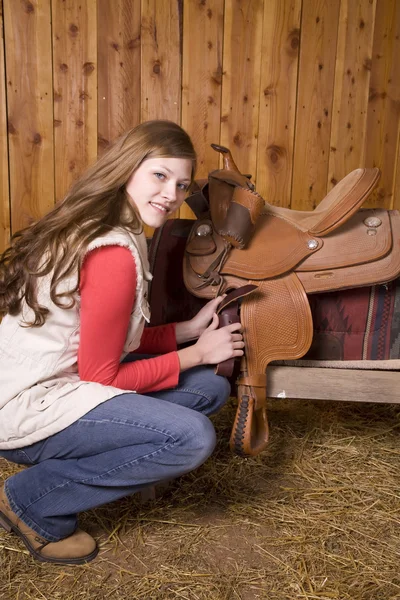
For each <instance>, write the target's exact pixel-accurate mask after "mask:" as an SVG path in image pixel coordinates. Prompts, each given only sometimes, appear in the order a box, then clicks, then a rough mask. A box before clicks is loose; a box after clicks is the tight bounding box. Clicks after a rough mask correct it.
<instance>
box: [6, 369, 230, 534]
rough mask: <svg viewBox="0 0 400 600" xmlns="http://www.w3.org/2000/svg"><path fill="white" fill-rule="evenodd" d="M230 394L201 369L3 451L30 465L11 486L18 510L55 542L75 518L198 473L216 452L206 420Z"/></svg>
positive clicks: (224, 385)
mask: <svg viewBox="0 0 400 600" xmlns="http://www.w3.org/2000/svg"><path fill="white" fill-rule="evenodd" d="M229 392H230V386H229V383H228V381H227V380H226V379H225V378H224V377H220V376H218V375H214V371H213V369H212V368H209V367H196V368H193V369H190V370H188V371H185V372H184V373H182V374H181V377H180V379H179V384H178V386H177V387H175V388H173V389H170V390H163V391H161V392H152V393H151V396H148V395H141V394H132V393H127V394H121V395H119V396H115V397H114V398H111V399H110V400H107V401H106V402H104V403H103V404H100V405H99V406H97V407H96V408H95V409H93V410H91V411H90V412H89V413H87V414H86V415H84V416H83V417H82V418H81V419H79V420H78V421H76V422H75V423H73V424H72V425H70V426H69V427H67V428H66V429H64V430H63V431H60V432H59V433H57V434H55V435H53V436H51V437H49V438H47V439H45V440H43V441H40V442H37V443H35V444H32V445H31V446H27V447H25V448H20V449H18V450H7V451H5V450H2V451H1V452H0V455H1V456H3V457H4V458H6V459H8V460H10V461H12V462H15V463H18V464H25V465H31V466H30V467H29V469H25V470H23V471H21V472H19V473H17V474H16V475H13V476H12V477H10V478H9V479H7V481H6V484H5V491H6V494H7V497H8V500H9V502H10V505H11V507H12V509H13V511H14V512H15V513H16V514H17V515H18V516H19V517H20V519H21V520H22V521H23V522H24V523H26V525H28V527H31V528H32V529H34V530H35V531H36V532H37V533H38V534H39V535H41V536H42V537H44V538H45V539H47V540H49V541H51V542H55V541H58V540H60V539H62V538H64V537H66V536H68V535H70V534H71V533H73V532H74V531H75V529H76V527H77V513H79V512H81V511H84V510H88V509H91V508H94V507H96V506H100V505H102V504H106V503H107V502H112V501H113V500H117V499H118V498H121V497H122V496H127V495H130V494H133V493H135V492H137V491H139V490H140V489H142V488H144V487H146V486H149V485H152V484H155V483H157V482H160V481H163V480H168V479H173V478H175V477H178V476H180V475H182V474H184V473H187V472H189V471H191V470H193V469H195V468H196V467H198V466H200V465H201V464H202V463H203V462H204V461H205V460H206V459H207V458H208V457H209V456H210V454H211V453H212V451H213V449H214V446H215V431H214V427H213V425H212V423H211V421H210V420H209V419H208V418H207V416H206V415H210V414H212V413H214V412H216V411H218V410H219V409H220V408H221V407H222V406H223V405H224V403H225V402H226V400H227V398H228V397H229Z"/></svg>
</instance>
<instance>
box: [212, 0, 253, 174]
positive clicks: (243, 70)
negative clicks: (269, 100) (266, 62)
mask: <svg viewBox="0 0 400 600" xmlns="http://www.w3.org/2000/svg"><path fill="white" fill-rule="evenodd" d="M262 15H263V2H262V0H231V1H230V2H226V3H225V20H224V56H223V75H222V117H221V144H222V145H223V146H227V147H229V148H230V150H231V152H232V155H233V158H234V160H235V162H236V164H237V166H238V168H239V170H240V171H242V173H248V174H251V175H252V176H253V181H254V182H255V183H256V181H255V179H256V167H257V136H258V118H259V95H260V69H261V53H260V47H261V39H262Z"/></svg>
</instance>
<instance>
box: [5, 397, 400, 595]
mask: <svg viewBox="0 0 400 600" xmlns="http://www.w3.org/2000/svg"><path fill="white" fill-rule="evenodd" d="M233 414H234V407H233V406H232V405H230V406H228V407H227V408H226V409H225V410H224V411H223V412H222V413H221V414H220V415H218V416H217V417H216V418H215V420H214V421H215V425H216V428H217V431H218V437H219V444H218V447H217V449H216V452H215V454H214V456H213V457H212V458H211V459H210V460H209V461H208V462H207V463H206V464H205V465H204V466H203V467H202V468H200V469H198V470H197V471H196V472H195V473H190V474H189V475H187V476H185V477H183V478H181V479H180V480H177V481H174V482H172V483H171V484H170V485H169V487H168V488H167V489H166V490H164V491H163V495H162V496H161V497H159V498H158V499H157V500H155V501H152V502H150V503H147V504H144V505H143V504H141V503H140V501H139V499H138V498H137V497H133V498H126V499H124V500H122V501H119V502H116V503H114V504H112V505H107V506H104V507H102V508H100V509H97V510H94V511H90V512H88V513H85V514H84V515H82V519H81V521H82V525H83V526H84V528H85V529H87V530H88V531H89V532H91V533H92V534H93V535H94V536H95V537H96V539H97V540H98V541H99V544H100V547H101V552H100V555H99V558H97V559H96V560H95V561H94V562H92V563H90V564H88V565H84V566H80V567H57V566H52V565H42V564H40V563H37V562H36V561H34V560H33V559H31V557H30V556H29V555H28V553H27V552H26V551H25V549H24V547H23V546H22V545H21V543H20V542H19V541H18V539H17V538H16V537H14V536H11V535H9V534H6V533H5V532H1V533H0V565H1V570H0V599H1V600H3V599H4V600H14V599H17V600H28V599H29V600H43V599H45V600H58V599H60V600H80V599H90V600H105V599H108V598H110V599H111V598H112V599H114V598H115V599H121V600H125V599H128V598H129V599H130V600H136V599H143V600H153V599H156V600H160V599H161V600H178V599H182V600H258V599H268V600H297V599H299V600H300V599H301V600H303V599H304V600H332V599H338V600H394V599H399V598H400V574H399V561H400V542H399V532H400V527H399V526H400V468H399V460H400V446H399V436H400V407H394V406H388V405H373V406H372V405H360V404H351V403H327V402H325V403H322V402H313V403H312V402H302V401H291V402H290V401H287V400H286V401H283V400H279V401H271V402H270V412H269V414H270V423H271V443H270V445H269V447H268V450H267V451H266V452H264V453H263V454H262V455H261V456H258V457H255V458H251V459H246V460H243V459H240V458H238V457H235V456H233V455H232V454H231V453H230V452H229V450H228V448H227V443H228V439H229V434H230V427H231V423H232V419H233ZM16 470H17V468H16V467H15V466H13V465H9V464H7V463H6V461H4V460H2V459H0V477H2V478H5V477H7V476H8V475H10V474H11V473H13V472H15V471H16Z"/></svg>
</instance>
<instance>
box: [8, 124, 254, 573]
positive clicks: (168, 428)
mask: <svg viewBox="0 0 400 600" xmlns="http://www.w3.org/2000/svg"><path fill="white" fill-rule="evenodd" d="M195 165H196V156H195V152H194V149H193V145H192V143H191V140H190V138H189V136H188V135H187V134H186V133H185V132H184V131H183V130H182V129H181V128H180V127H179V126H178V125H176V124H175V123H172V122H169V121H149V122H147V123H142V124H141V125H139V126H138V127H136V128H134V129H132V130H131V131H129V132H127V133H126V134H125V135H123V136H122V137H121V138H119V139H118V140H117V141H116V142H115V144H114V145H112V146H111V147H110V148H109V149H108V151H107V152H105V153H104V154H103V155H102V157H101V158H100V159H99V160H98V161H97V163H96V164H95V165H94V166H92V167H91V168H90V169H89V170H88V171H87V172H86V173H85V174H84V175H83V176H82V177H81V178H80V179H79V180H78V181H77V182H76V183H75V184H74V185H73V186H72V188H71V190H70V191H69V193H68V194H67V196H66V197H65V198H64V200H63V201H62V202H61V203H60V204H59V205H58V206H56V207H55V208H54V209H53V210H52V211H51V212H50V213H49V214H47V215H46V216H45V217H43V218H42V219H41V220H39V221H38V222H37V223H35V224H33V225H31V226H30V227H28V228H27V229H25V230H23V231H22V232H20V233H19V234H17V235H16V236H14V238H13V240H12V244H11V247H10V248H9V249H8V250H7V251H6V252H5V253H4V254H3V256H2V258H1V260H0V314H3V315H5V316H4V318H3V321H2V323H1V325H0V364H1V374H0V455H1V456H3V457H5V458H7V459H8V460H10V461H12V462H15V463H18V464H24V465H29V466H30V468H29V469H25V470H23V471H21V472H19V473H17V474H16V475H14V476H12V477H10V478H8V479H7V481H6V482H5V483H4V484H3V485H2V486H1V487H0V525H2V526H3V527H4V528H5V529H6V530H8V531H13V532H14V533H16V534H17V535H18V536H19V537H20V538H21V539H22V540H23V541H24V543H25V545H26V546H27V548H28V550H29V551H30V552H31V554H32V555H33V556H34V557H35V558H37V559H38V560H41V561H47V562H56V563H63V564H80V563H83V562H87V561H90V560H92V559H93V558H94V557H95V556H96V554H97V547H96V542H95V540H94V539H93V538H92V537H91V536H90V535H89V534H87V533H85V532H83V531H81V530H79V529H77V514H78V513H79V512H81V511H84V510H88V509H90V508H93V507H95V506H99V505H102V504H105V503H107V502H111V501H113V500H116V499H118V498H121V497H122V496H125V495H128V494H133V493H135V492H136V491H138V490H140V489H141V488H143V487H145V486H148V485H151V484H154V483H156V482H158V481H162V480H167V479H171V478H174V477H177V476H179V475H182V474H183V473H187V472H188V471H190V470H192V469H195V468H196V467H198V466H199V465H201V464H202V463H203V462H204V461H205V460H206V459H207V458H208V457H209V455H210V454H211V452H212V450H213V448H214V445H215V432H214V429H213V426H212V424H211V422H210V421H209V419H208V415H210V414H212V413H213V412H216V411H217V410H218V409H219V408H220V407H221V406H222V405H223V404H224V403H225V402H226V399H227V397H228V394H229V385H228V382H227V381H226V380H225V379H224V378H222V377H219V376H217V375H215V374H214V371H213V368H211V367H209V366H206V365H212V364H215V363H218V362H220V361H223V360H226V359H228V358H231V357H235V356H241V355H242V354H243V350H242V348H243V346H244V344H243V340H242V335H241V333H240V325H239V324H233V325H229V326H227V327H224V328H221V329H218V318H217V316H216V314H215V310H216V308H217V306H218V304H219V303H220V302H221V299H222V298H221V297H218V298H216V299H215V300H212V301H211V302H209V303H208V304H207V305H206V306H205V307H204V308H203V309H201V311H200V312H199V313H198V314H197V315H196V316H195V317H194V318H193V319H192V320H190V321H186V322H182V323H178V324H170V325H165V326H162V327H154V328H151V327H148V328H145V329H144V323H145V320H146V321H148V320H149V311H148V304H147V299H146V297H147V284H148V281H149V280H150V279H151V274H150V273H149V267H148V260H147V251H146V240H145V237H144V234H143V224H146V225H149V226H151V227H159V226H161V225H162V224H163V223H164V222H165V220H166V219H167V218H168V216H169V215H170V214H171V213H172V212H173V211H175V210H176V209H178V208H179V207H180V206H181V204H182V202H183V201H184V198H185V195H186V192H187V190H188V188H189V186H190V184H191V182H192V180H193V177H194V171H195ZM177 268H180V265H177ZM190 340H197V341H196V342H195V343H194V344H192V345H189V346H188V347H185V348H182V349H178V346H179V344H182V343H184V342H187V341H190ZM149 354H151V355H157V356H152V357H148V355H149ZM143 355H147V357H143Z"/></svg>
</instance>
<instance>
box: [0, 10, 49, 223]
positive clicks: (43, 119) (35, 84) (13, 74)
mask: <svg viewBox="0 0 400 600" xmlns="http://www.w3.org/2000/svg"><path fill="white" fill-rule="evenodd" d="M4 22H5V54H6V71H7V86H6V90H7V92H6V93H7V112H8V134H9V165H10V195H11V221H12V231H13V232H15V231H17V230H19V229H21V228H23V227H26V226H27V225H28V224H29V223H31V222H32V221H35V220H36V219H38V218H40V217H41V216H42V215H43V214H44V213H45V212H47V211H48V210H49V209H50V208H51V207H52V206H53V204H54V175H53V174H54V159H53V108H52V71H51V60H49V57H50V56H51V30H50V4H49V0H36V1H34V2H33V1H32V2H13V1H12V0H4Z"/></svg>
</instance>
